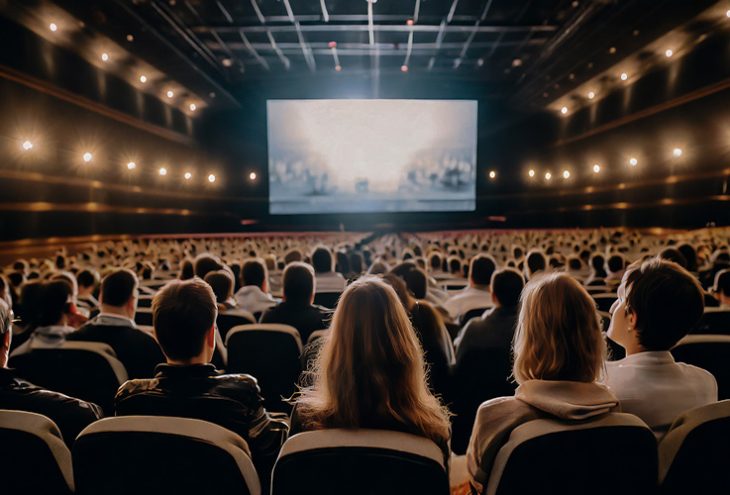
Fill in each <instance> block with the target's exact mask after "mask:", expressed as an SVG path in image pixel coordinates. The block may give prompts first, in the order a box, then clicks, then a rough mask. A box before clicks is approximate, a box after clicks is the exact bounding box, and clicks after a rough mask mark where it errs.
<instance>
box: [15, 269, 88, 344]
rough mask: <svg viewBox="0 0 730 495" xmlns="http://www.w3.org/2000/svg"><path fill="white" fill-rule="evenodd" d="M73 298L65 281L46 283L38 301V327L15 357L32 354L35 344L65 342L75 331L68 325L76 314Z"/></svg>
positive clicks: (57, 280) (70, 289)
mask: <svg viewBox="0 0 730 495" xmlns="http://www.w3.org/2000/svg"><path fill="white" fill-rule="evenodd" d="M72 297H73V289H72V288H71V285H69V283H68V282H67V281H66V280H65V279H55V280H51V281H50V282H46V283H44V284H43V285H42V286H41V288H40V290H39V293H38V299H37V304H38V306H37V309H38V311H39V313H38V318H37V320H36V324H37V326H36V328H35V329H34V330H33V332H32V333H31V334H30V336H29V337H28V339H27V340H26V341H25V342H24V343H23V344H21V345H19V346H18V347H17V348H16V349H15V350H14V351H13V356H15V355H16V354H24V353H26V352H30V351H31V348H32V346H33V345H34V344H41V345H56V344H60V343H62V342H64V341H65V340H66V337H68V336H69V335H70V334H71V333H72V332H73V331H74V330H75V329H74V327H72V326H70V325H69V324H68V322H69V319H71V318H73V317H74V315H75V314H76V313H75V305H74V304H73V302H71V301H72Z"/></svg>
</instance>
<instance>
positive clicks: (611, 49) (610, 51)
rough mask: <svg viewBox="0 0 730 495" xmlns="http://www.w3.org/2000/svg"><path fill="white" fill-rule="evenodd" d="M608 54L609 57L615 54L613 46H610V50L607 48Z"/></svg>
mask: <svg viewBox="0 0 730 495" xmlns="http://www.w3.org/2000/svg"><path fill="white" fill-rule="evenodd" d="M608 53H610V54H611V55H613V54H614V53H616V47H615V46H612V47H611V48H609V49H608Z"/></svg>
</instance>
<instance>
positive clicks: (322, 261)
mask: <svg viewBox="0 0 730 495" xmlns="http://www.w3.org/2000/svg"><path fill="white" fill-rule="evenodd" d="M312 266H313V267H314V272H315V273H327V272H331V271H332V253H331V252H330V250H329V249H327V248H326V247H325V246H317V248H315V250H314V251H313V252H312Z"/></svg>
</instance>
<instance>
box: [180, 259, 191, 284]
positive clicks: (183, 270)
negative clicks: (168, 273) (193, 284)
mask: <svg viewBox="0 0 730 495" xmlns="http://www.w3.org/2000/svg"><path fill="white" fill-rule="evenodd" d="M194 276H195V267H194V265H193V262H192V261H190V260H188V259H185V260H182V262H181V263H180V276H179V277H178V278H179V279H180V280H190V279H191V278H193V277H194Z"/></svg>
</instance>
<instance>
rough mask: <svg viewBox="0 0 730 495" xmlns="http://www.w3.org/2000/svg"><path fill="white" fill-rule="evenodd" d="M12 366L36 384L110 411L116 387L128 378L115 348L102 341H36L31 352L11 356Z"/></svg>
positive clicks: (107, 411) (19, 373)
mask: <svg viewBox="0 0 730 495" xmlns="http://www.w3.org/2000/svg"><path fill="white" fill-rule="evenodd" d="M10 366H11V367H13V368H15V369H16V371H17V373H18V375H19V376H21V377H23V378H25V379H26V380H28V381H29V382H31V383H34V384H35V385H38V386H41V387H45V388H47V389H49V390H53V391H55V392H62V393H64V394H66V395H70V396H71V397H77V398H79V399H83V400H86V401H89V402H93V403H95V404H97V405H99V406H101V407H102V408H103V409H104V411H105V412H106V413H107V414H110V413H111V412H112V411H113V400H114V395H115V394H116V392H117V389H118V388H119V386H120V385H121V384H122V383H124V382H125V381H127V370H126V369H125V368H124V365H123V364H122V363H121V362H120V361H119V360H118V359H117V357H116V354H115V353H114V350H113V349H112V348H111V347H110V346H109V345H108V344H102V343H100V342H64V343H63V344H61V345H53V346H51V345H44V344H41V343H38V342H33V345H32V346H31V347H30V350H29V351H27V352H24V353H18V352H17V351H16V352H14V353H13V354H12V355H11V357H10Z"/></svg>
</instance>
